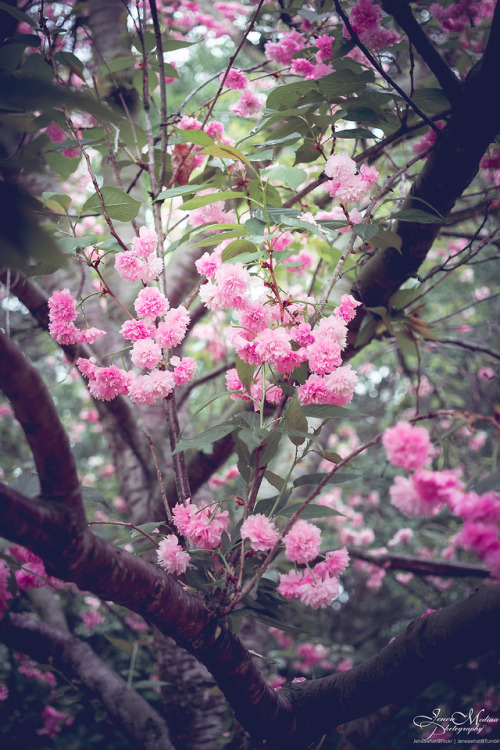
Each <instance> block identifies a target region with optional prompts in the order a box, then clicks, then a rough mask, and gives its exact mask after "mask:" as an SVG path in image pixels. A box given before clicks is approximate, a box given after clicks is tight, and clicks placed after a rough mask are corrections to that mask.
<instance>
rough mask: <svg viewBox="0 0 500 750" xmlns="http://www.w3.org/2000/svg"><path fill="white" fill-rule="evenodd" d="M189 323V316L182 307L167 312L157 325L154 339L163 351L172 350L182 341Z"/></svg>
mask: <svg viewBox="0 0 500 750" xmlns="http://www.w3.org/2000/svg"><path fill="white" fill-rule="evenodd" d="M189 321H190V314H189V313H188V311H187V310H186V308H185V307H184V306H183V305H180V306H179V307H174V308H172V309H171V310H169V311H168V312H167V313H166V315H165V317H164V319H163V320H162V321H161V322H160V323H159V324H158V328H157V330H156V334H155V338H156V341H157V343H158V344H159V345H160V346H161V347H162V348H163V349H172V348H173V347H175V346H178V345H179V344H180V343H181V341H183V339H184V336H185V335H186V331H187V327H188V325H189Z"/></svg>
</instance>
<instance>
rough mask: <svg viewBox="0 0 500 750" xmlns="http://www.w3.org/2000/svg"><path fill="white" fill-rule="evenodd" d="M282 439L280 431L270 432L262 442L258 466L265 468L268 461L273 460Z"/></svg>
mask: <svg viewBox="0 0 500 750" xmlns="http://www.w3.org/2000/svg"><path fill="white" fill-rule="evenodd" d="M282 437H283V433H282V432H281V430H278V429H275V430H271V432H270V433H269V435H268V436H267V437H265V438H264V439H263V440H262V442H261V445H262V447H263V449H262V450H261V451H260V453H259V466H267V464H268V463H269V461H270V460H271V459H272V458H274V456H275V455H276V452H277V450H278V447H279V444H280V441H281V438H282Z"/></svg>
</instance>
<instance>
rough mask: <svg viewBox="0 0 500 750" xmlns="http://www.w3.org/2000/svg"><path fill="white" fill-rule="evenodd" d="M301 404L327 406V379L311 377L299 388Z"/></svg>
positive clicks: (318, 376)
mask: <svg viewBox="0 0 500 750" xmlns="http://www.w3.org/2000/svg"><path fill="white" fill-rule="evenodd" d="M297 394H298V397H299V401H300V403H301V404H326V403H327V399H328V388H327V385H326V381H325V378H324V377H322V376H321V375H314V374H313V375H310V376H309V377H308V378H307V380H306V382H305V383H303V385H299V387H298V388H297Z"/></svg>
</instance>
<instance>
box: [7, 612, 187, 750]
mask: <svg viewBox="0 0 500 750" xmlns="http://www.w3.org/2000/svg"><path fill="white" fill-rule="evenodd" d="M0 639H1V640H2V641H3V642H4V643H5V644H6V645H7V646H10V647H11V648H13V649H15V650H16V651H22V652H23V653H25V654H28V655H29V656H31V657H32V658H34V659H38V660H41V661H43V662H46V661H47V659H48V658H50V659H51V661H52V663H53V664H54V666H55V667H57V669H59V670H60V671H61V672H62V673H63V674H64V675H66V677H68V679H70V680H72V681H74V682H76V683H77V685H78V687H80V686H81V688H82V689H83V690H84V691H85V692H87V693H89V694H90V695H91V696H92V697H96V698H98V699H99V700H100V701H101V702H102V703H103V705H104V706H105V707H106V708H107V710H108V711H109V713H110V714H111V716H112V717H113V719H114V720H115V721H116V723H117V726H119V727H120V729H123V730H124V731H125V732H126V733H127V734H128V735H129V737H130V738H131V739H132V741H134V742H135V743H137V747H140V748H144V750H174V747H173V745H172V743H171V742H170V739H169V735H168V729H167V725H166V724H165V722H164V720H163V719H162V718H161V716H159V714H157V712H156V711H155V710H154V709H153V708H152V707H151V706H150V705H149V703H148V702H147V701H145V700H144V698H142V697H141V696H140V695H139V694H138V693H137V692H136V691H135V690H132V689H131V688H129V687H127V683H126V682H125V681H124V680H123V679H122V678H121V677H119V675H118V674H116V672H114V670H112V669H110V668H109V667H108V666H107V665H106V664H105V663H104V662H103V661H102V659H100V658H99V656H97V654H96V653H95V652H94V651H93V650H92V648H91V647H90V646H89V645H88V644H87V643H85V642H84V641H81V640H80V639H79V638H77V637H76V636H74V635H71V634H70V633H67V632H66V633H65V632H63V631H62V630H59V629H57V628H55V627H53V626H52V625H47V624H45V623H43V622H38V621H37V620H34V619H33V617H31V616H30V615H24V614H15V613H12V614H11V615H10V617H9V618H8V619H7V618H4V619H3V620H2V621H0Z"/></svg>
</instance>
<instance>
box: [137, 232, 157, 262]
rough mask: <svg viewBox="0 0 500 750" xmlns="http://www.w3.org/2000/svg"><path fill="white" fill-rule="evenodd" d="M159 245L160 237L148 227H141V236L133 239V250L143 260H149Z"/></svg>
mask: <svg viewBox="0 0 500 750" xmlns="http://www.w3.org/2000/svg"><path fill="white" fill-rule="evenodd" d="M157 244H158V235H157V234H156V232H155V231H153V230H152V229H148V228H147V227H141V228H140V229H139V236H138V237H134V238H133V239H132V249H133V250H134V252H135V253H136V254H137V255H140V256H141V257H142V258H147V257H149V256H150V255H151V254H152V253H154V252H155V250H156V246H157Z"/></svg>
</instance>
